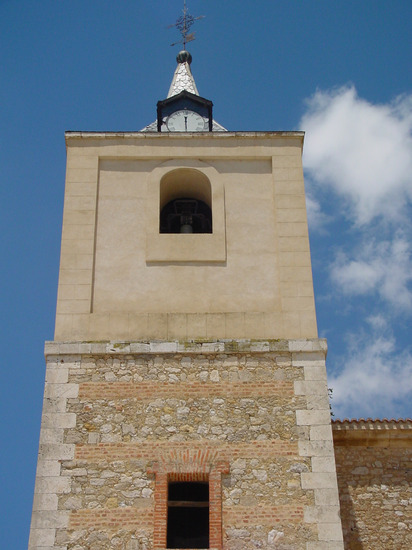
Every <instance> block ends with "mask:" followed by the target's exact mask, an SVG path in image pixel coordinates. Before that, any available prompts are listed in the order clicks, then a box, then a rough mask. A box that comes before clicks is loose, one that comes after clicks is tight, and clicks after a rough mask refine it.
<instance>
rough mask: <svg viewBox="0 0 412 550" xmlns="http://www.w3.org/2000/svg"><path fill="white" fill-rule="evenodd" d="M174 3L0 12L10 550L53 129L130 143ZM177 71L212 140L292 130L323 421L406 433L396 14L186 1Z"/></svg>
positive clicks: (57, 213) (411, 177) (30, 393)
mask: <svg viewBox="0 0 412 550" xmlns="http://www.w3.org/2000/svg"><path fill="white" fill-rule="evenodd" d="M182 4H183V2H182V1H181V0H167V1H166V0H134V1H132V0H121V1H117V2H114V1H111V2H109V1H108V0H81V1H80V0H70V1H69V0H54V1H51V0H42V1H41V2H34V1H31V2H28V1H25V0H20V1H19V2H16V1H14V2H13V1H11V0H9V1H8V0H0V27H1V33H0V67H1V73H0V74H1V86H0V99H1V108H0V167H1V172H0V173H1V180H0V181H1V187H0V193H1V195H0V197H1V201H0V205H1V216H0V229H1V240H0V242H1V258H2V269H1V271H0V277H1V311H2V316H1V320H2V327H1V335H2V342H3V346H2V354H1V373H2V377H3V386H2V387H3V395H2V400H1V404H0V406H1V415H2V422H1V438H2V439H1V441H2V442H3V445H2V452H1V457H0V461H1V463H0V467H1V469H0V472H1V475H2V481H1V493H2V495H1V504H2V506H1V509H2V513H1V514H0V527H1V531H2V532H1V540H2V543H3V547H4V548H13V549H14V548H15V549H19V548H25V547H26V546H27V537H28V530H29V522H30V514H31V504H32V495H33V486H34V475H35V466H36V460H37V446H38V437H39V426H40V415H41V405H42V393H43V384H44V359H43V345H44V341H45V340H51V339H52V338H53V325H54V311H55V302H56V291H57V276H58V264H59V248H60V232H61V219H62V208H63V193H64V174H65V144H64V131H65V130H89V131H91V130H107V131H111V130H121V131H122V130H139V129H141V128H142V127H144V126H145V125H146V124H148V123H150V122H152V121H153V120H154V119H155V112H156V101H157V100H158V99H163V98H164V97H165V96H166V94H167V91H168V88H169V85H170V81H171V78H172V74H173V71H174V69H175V66H176V62H175V56H176V53H177V51H178V48H177V47H174V48H172V47H170V44H171V43H172V42H174V41H176V40H177V39H178V35H177V33H176V31H175V30H174V29H167V28H166V27H167V25H169V24H172V23H173V22H174V21H175V20H176V19H177V17H178V16H179V15H180V13H181V9H182ZM188 7H189V11H190V12H191V13H192V14H193V15H205V16H206V18H205V19H203V20H202V21H199V23H198V24H197V25H196V35H197V40H196V41H195V42H193V43H191V44H190V48H189V49H190V51H191V53H192V55H193V63H192V70H193V73H194V76H195V79H196V83H197V87H198V89H199V92H200V94H201V95H202V96H204V97H206V98H209V99H212V101H213V102H214V106H215V107H214V112H215V118H216V119H217V120H218V121H219V122H220V123H221V124H222V125H224V126H225V127H226V128H228V129H229V130H294V129H302V130H305V131H306V138H305V152H304V164H305V176H306V190H307V195H308V210H309V220H310V236H311V250H312V262H313V271H314V284H315V293H316V304H317V313H318V326H319V333H320V335H321V336H324V337H327V338H328V344H329V354H328V363H327V365H328V374H329V384H330V385H331V386H333V388H334V399H333V402H332V403H333V408H334V411H335V415H336V416H337V417H341V418H343V417H345V416H349V417H367V416H372V417H407V416H411V405H410V401H411V396H412V345H411V340H412V339H411V318H412V284H411V279H412V252H411V248H412V245H411V240H412V239H411V236H412V229H411V213H412V208H411V200H412V136H411V133H412V66H411V65H412V64H411V57H412V34H411V32H410V22H411V20H412V3H410V2H407V1H404V0H402V1H399V0H391V1H390V2H389V1H385V2H383V1H380V0H363V1H362V2H359V1H355V0H348V1H345V2H343V1H331V0H327V1H326V0H316V1H314V0H313V1H306V0H302V1H299V2H298V1H294V0H289V1H280V0H279V1H273V0H260V1H259V2H248V1H240V0H236V1H235V0H225V1H213V0H209V1H208V2H207V1H205V0H188Z"/></svg>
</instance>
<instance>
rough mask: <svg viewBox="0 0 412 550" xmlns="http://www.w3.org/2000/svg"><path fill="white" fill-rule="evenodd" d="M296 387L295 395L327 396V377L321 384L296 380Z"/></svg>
mask: <svg viewBox="0 0 412 550" xmlns="http://www.w3.org/2000/svg"><path fill="white" fill-rule="evenodd" d="M294 387H295V395H326V393H327V387H326V376H325V380H322V383H321V384H320V383H319V382H312V381H309V382H307V381H303V380H296V381H295V383H294Z"/></svg>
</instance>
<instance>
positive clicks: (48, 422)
mask: <svg viewBox="0 0 412 550" xmlns="http://www.w3.org/2000/svg"><path fill="white" fill-rule="evenodd" d="M75 426H76V414H75V413H44V414H43V418H42V427H43V428H55V429H58V428H60V429H64V428H74V427H75Z"/></svg>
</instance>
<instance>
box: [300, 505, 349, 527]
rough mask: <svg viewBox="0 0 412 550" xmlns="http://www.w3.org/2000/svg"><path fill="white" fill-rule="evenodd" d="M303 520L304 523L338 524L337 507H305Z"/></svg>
mask: <svg viewBox="0 0 412 550" xmlns="http://www.w3.org/2000/svg"><path fill="white" fill-rule="evenodd" d="M304 520H305V522H306V523H339V522H340V517H339V506H306V507H305V510H304Z"/></svg>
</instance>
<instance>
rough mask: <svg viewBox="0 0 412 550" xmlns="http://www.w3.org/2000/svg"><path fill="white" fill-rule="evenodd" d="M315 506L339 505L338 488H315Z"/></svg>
mask: <svg viewBox="0 0 412 550" xmlns="http://www.w3.org/2000/svg"><path fill="white" fill-rule="evenodd" d="M315 504H316V506H339V495H338V490H337V488H336V487H335V488H334V489H315Z"/></svg>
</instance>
